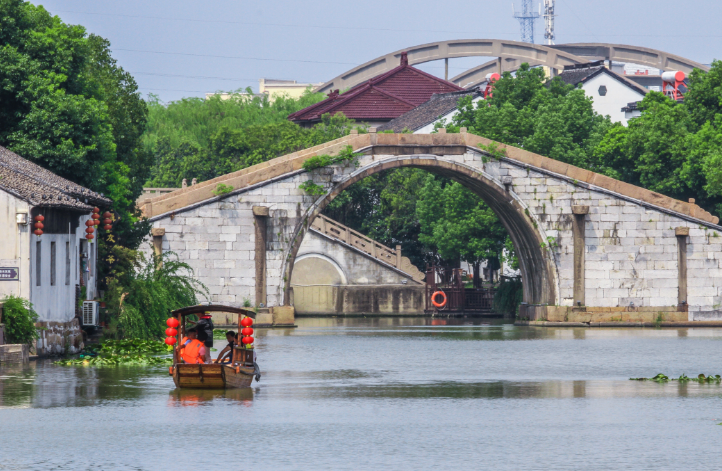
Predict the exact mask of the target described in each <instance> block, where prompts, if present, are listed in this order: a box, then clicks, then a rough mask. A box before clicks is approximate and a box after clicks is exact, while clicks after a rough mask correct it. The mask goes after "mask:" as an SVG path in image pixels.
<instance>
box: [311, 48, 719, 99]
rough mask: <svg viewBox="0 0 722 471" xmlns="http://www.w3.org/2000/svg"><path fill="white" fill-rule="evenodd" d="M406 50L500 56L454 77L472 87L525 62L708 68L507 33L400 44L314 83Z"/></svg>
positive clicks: (342, 83) (333, 85) (331, 85)
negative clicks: (517, 37)
mask: <svg viewBox="0 0 722 471" xmlns="http://www.w3.org/2000/svg"><path fill="white" fill-rule="evenodd" d="M402 52H407V53H408V58H409V64H411V65H416V64H423V63H424V62H430V61H436V60H441V59H453V58H459V57H474V56H482V57H496V58H497V59H495V60H492V61H490V62H487V63H485V64H482V65H480V66H478V67H474V68H472V69H469V70H467V71H466V72H463V73H461V74H459V75H457V76H455V77H452V78H451V81H452V82H454V83H456V84H457V85H459V86H462V87H470V86H472V85H475V84H477V83H480V82H482V81H484V80H485V79H486V75H487V74H488V73H491V72H504V71H514V70H516V69H518V68H519V66H520V65H521V64H522V63H523V62H527V63H529V64H530V65H534V66H546V67H549V68H551V69H552V70H562V69H564V66H565V65H573V64H582V63H585V62H589V61H590V60H599V59H605V60H611V61H618V62H630V63H634V64H639V65H645V66H649V67H655V68H658V69H661V70H663V71H668V70H681V71H683V72H684V73H686V74H689V73H690V72H691V71H692V69H694V68H698V69H701V70H705V71H707V70H709V67H707V66H705V65H703V64H700V63H699V62H695V61H692V60H689V59H685V58H684V57H680V56H677V55H675V54H670V53H667V52H664V51H659V50H656V49H650V48H646V47H638V46H629V45H623V44H605V43H574V44H559V45H554V46H544V45H541V44H530V43H523V42H518V41H507V40H503V39H455V40H451V41H438V42H434V43H428V44H421V45H418V46H413V47H408V48H404V49H400V50H398V51H395V52H391V53H389V54H385V55H383V56H380V57H377V58H375V59H373V60H370V61H368V62H366V63H365V64H361V65H359V66H358V67H354V68H353V69H351V70H348V71H346V72H344V73H343V74H341V75H339V76H338V77H335V78H333V79H332V80H329V81H328V82H326V83H324V84H323V85H321V86H320V87H318V88H317V89H316V91H318V92H323V93H327V92H329V91H331V90H335V89H339V90H345V89H348V88H351V87H354V86H356V85H358V84H359V83H362V82H365V81H367V80H369V79H371V78H373V77H375V76H377V75H379V74H382V73H384V72H388V71H389V70H391V69H393V68H394V67H396V66H398V65H399V59H400V57H401V53H402Z"/></svg>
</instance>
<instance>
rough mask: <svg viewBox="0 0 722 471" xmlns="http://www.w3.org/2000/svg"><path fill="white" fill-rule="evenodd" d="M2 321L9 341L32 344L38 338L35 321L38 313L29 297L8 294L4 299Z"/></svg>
mask: <svg viewBox="0 0 722 471" xmlns="http://www.w3.org/2000/svg"><path fill="white" fill-rule="evenodd" d="M2 305H3V308H2V309H3V311H2V323H3V324H5V336H6V341H7V343H20V344H28V345H29V344H31V343H32V342H33V341H34V340H35V339H36V338H38V331H37V330H36V328H35V322H36V321H37V320H38V315H37V314H36V313H35V311H33V305H32V304H31V303H30V301H28V300H27V299H24V298H21V297H19V296H13V295H10V296H6V297H5V299H3V300H2Z"/></svg>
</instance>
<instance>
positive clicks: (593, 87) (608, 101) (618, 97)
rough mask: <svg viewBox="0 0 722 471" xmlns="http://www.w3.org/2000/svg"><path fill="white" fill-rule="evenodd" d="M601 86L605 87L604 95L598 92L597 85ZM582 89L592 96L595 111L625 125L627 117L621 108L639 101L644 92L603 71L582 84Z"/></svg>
mask: <svg viewBox="0 0 722 471" xmlns="http://www.w3.org/2000/svg"><path fill="white" fill-rule="evenodd" d="M601 86H605V87H607V94H606V95H604V96H602V95H600V94H599V87H601ZM582 90H584V93H586V94H587V96H589V97H591V98H592V100H593V102H594V110H595V111H596V112H597V113H599V114H600V115H602V116H606V115H609V117H610V118H611V119H612V122H613V123H622V124H623V125H625V126H626V125H627V120H628V119H629V118H628V117H627V116H626V115H625V113H624V111H622V108H624V107H625V106H627V104H628V103H631V102H633V101H640V100H642V99H643V98H644V94H642V93H640V92H638V91H636V90H634V89H633V88H631V87H629V86H627V85H625V84H623V83H621V82H620V81H619V80H617V79H615V78H613V77H611V76H609V75H607V74H605V73H601V74H599V75H597V76H596V77H594V78H592V79H590V80H589V81H588V82H585V83H584V84H582Z"/></svg>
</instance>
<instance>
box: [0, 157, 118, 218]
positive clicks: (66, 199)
mask: <svg viewBox="0 0 722 471" xmlns="http://www.w3.org/2000/svg"><path fill="white" fill-rule="evenodd" d="M0 190H4V191H6V192H8V193H10V194H12V195H14V196H16V197H17V198H20V199H22V200H24V201H27V202H28V203H30V204H31V205H33V206H40V207H52V208H63V209H70V210H76V211H82V212H86V211H91V210H92V209H93V206H104V207H107V206H109V205H110V204H111V203H112V201H111V200H110V199H108V198H106V197H104V196H102V195H101V194H99V193H96V192H94V191H91V190H89V189H87V188H85V187H82V186H80V185H78V184H77V183H73V182H71V181H70V180H66V179H65V178H62V177H59V176H58V175H55V174H54V173H53V172H51V171H49V170H46V169H44V168H42V167H41V166H39V165H37V164H34V163H32V162H30V161H29V160H27V159H24V158H22V157H20V156H19V155H17V154H16V153H14V152H11V151H9V150H7V149H6V148H4V147H2V146H0Z"/></svg>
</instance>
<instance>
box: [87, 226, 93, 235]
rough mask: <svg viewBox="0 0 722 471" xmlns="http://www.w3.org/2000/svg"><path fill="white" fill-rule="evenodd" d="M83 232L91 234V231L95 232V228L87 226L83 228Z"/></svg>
mask: <svg viewBox="0 0 722 471" xmlns="http://www.w3.org/2000/svg"><path fill="white" fill-rule="evenodd" d="M85 232H86V233H88V234H92V233H93V232H95V229H93V228H92V227H88V228H87V229H85Z"/></svg>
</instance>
